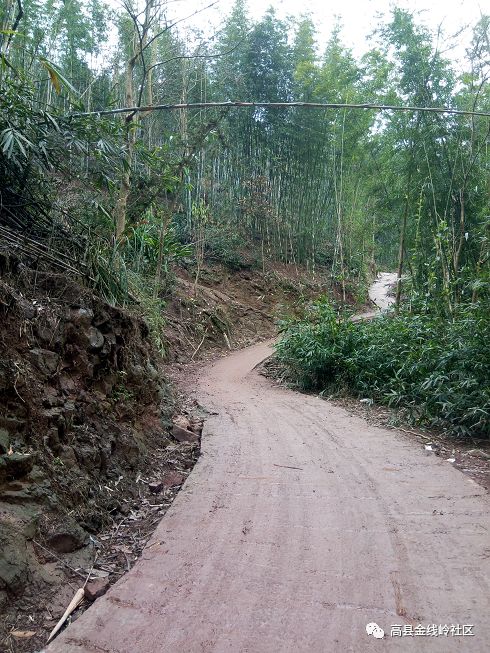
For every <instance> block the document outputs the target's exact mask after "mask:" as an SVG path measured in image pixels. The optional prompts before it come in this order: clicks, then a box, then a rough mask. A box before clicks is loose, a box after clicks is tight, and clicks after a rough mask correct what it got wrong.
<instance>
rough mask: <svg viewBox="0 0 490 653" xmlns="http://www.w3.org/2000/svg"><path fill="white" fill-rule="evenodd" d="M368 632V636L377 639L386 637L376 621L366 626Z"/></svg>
mask: <svg viewBox="0 0 490 653" xmlns="http://www.w3.org/2000/svg"><path fill="white" fill-rule="evenodd" d="M366 632H367V634H368V635H372V636H373V637H375V638H376V639H383V637H384V636H385V631H384V630H383V629H382V628H381V627H380V626H378V624H376V623H374V621H372V622H371V623H369V624H368V625H367V626H366Z"/></svg>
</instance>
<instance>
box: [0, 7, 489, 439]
mask: <svg viewBox="0 0 490 653" xmlns="http://www.w3.org/2000/svg"><path fill="white" fill-rule="evenodd" d="M170 9H171V7H170V3H168V5H167V3H166V2H162V1H161V0H144V2H136V1H135V0H122V2H121V3H120V4H117V5H114V4H113V3H104V2H103V1H101V0H67V1H66V2H61V1H57V0H54V1H52V0H49V1H45V0H17V1H14V0H6V1H5V2H4V4H3V7H2V10H1V14H0V20H1V27H2V30H1V33H0V39H1V70H0V85H1V93H0V97H1V99H0V102H1V114H0V120H1V123H0V148H1V158H0V165H1V207H0V211H1V225H0V230H1V235H2V239H4V240H5V242H6V243H11V244H12V246H14V245H15V246H16V247H19V248H20V249H21V250H25V251H26V252H27V253H30V255H32V256H41V257H44V259H45V260H47V261H48V262H49V263H50V264H51V265H53V266H54V267H55V268H56V269H57V270H59V271H60V272H62V273H67V274H72V275H75V276H77V277H79V278H80V279H82V280H84V283H86V284H87V285H88V286H90V287H92V288H95V289H96V291H97V292H99V293H101V295H102V296H103V297H104V298H105V299H106V300H108V301H109V302H113V303H118V304H121V305H131V304H132V303H134V302H135V301H136V302H139V306H140V309H139V310H140V311H141V312H142V314H143V315H144V316H146V318H147V319H148V320H149V322H150V323H151V326H152V331H153V333H154V335H155V338H156V339H157V341H158V342H159V344H160V345H161V347H162V348H163V349H165V342H164V338H163V336H162V334H161V328H162V324H163V322H164V318H163V317H162V310H163V308H162V307H163V306H164V305H165V301H166V293H167V292H168V286H169V279H170V277H171V274H172V266H175V265H177V266H178V265H179V261H181V260H187V259H192V260H193V261H194V264H195V266H196V267H197V270H198V272H197V274H198V275H199V269H200V268H201V267H202V266H203V265H204V264H205V261H219V262H221V263H223V264H224V265H226V266H228V267H229V268H230V269H237V270H238V269H240V268H243V267H247V266H249V267H250V266H251V267H256V268H259V269H262V270H263V271H266V270H268V269H269V268H270V267H271V266H273V265H274V264H275V263H276V262H280V263H284V264H287V265H292V266H297V267H298V266H299V267H302V268H304V269H306V270H307V272H308V274H310V275H311V277H312V278H318V279H322V278H324V280H325V288H327V286H329V284H336V285H337V287H338V288H339V289H340V298H339V302H338V303H337V304H336V305H335V306H334V305H332V304H331V302H330V301H329V300H328V299H327V298H326V296H325V297H324V298H320V299H319V302H317V303H313V304H308V306H306V305H305V306H304V307H303V308H304V310H303V311H302V312H301V314H298V312H295V313H294V314H291V315H289V316H284V319H283V320H282V321H281V323H280V325H279V329H280V332H281V337H280V339H279V341H278V344H277V357H278V359H279V360H280V361H281V362H282V364H283V365H285V366H286V367H287V368H289V372H288V374H289V376H290V378H291V381H292V382H294V383H298V384H300V385H302V386H303V387H305V388H308V389H315V390H320V391H325V389H326V388H332V387H340V386H342V387H349V388H350V389H351V390H352V391H353V392H354V393H358V395H359V396H366V397H368V398H372V399H373V400H377V401H380V402H382V403H388V404H389V405H391V406H398V407H400V408H401V409H402V410H403V411H405V412H406V415H407V418H409V419H415V420H419V421H422V422H423V423H426V424H431V425H439V426H442V427H443V428H447V429H448V430H449V431H450V432H453V433H456V434H460V435H461V434H463V435H465V434H466V435H471V434H473V435H475V434H482V435H484V436H485V437H488V435H489V434H490V388H489V383H488V381H489V371H490V370H489V362H490V358H489V350H488V341H489V338H490V330H489V329H490V321H489V317H490V312H489V310H488V309H489V303H488V302H489V283H490V277H489V236H490V232H489V229H490V206H489V189H490V186H489V174H488V173H489V134H490V131H489V130H490V118H489V116H490V87H489V85H488V77H489V74H490V68H489V65H490V48H489V27H490V20H489V16H488V15H481V18H480V19H479V20H478V21H477V22H475V24H474V25H473V26H472V28H471V29H470V30H467V31H466V32H464V38H465V39H466V40H465V42H464V43H463V44H462V45H463V46H464V53H465V54H464V56H462V57H461V58H458V60H455V59H454V58H451V56H450V49H449V50H447V51H445V49H444V46H445V35H444V33H443V32H441V31H440V32H432V31H431V30H429V29H428V28H427V27H426V26H424V25H423V23H421V22H420V21H419V19H418V17H417V15H416V14H415V13H411V12H410V11H407V10H405V9H400V8H394V9H393V10H392V11H391V13H390V14H389V15H387V16H385V17H384V19H383V20H382V21H380V23H379V24H378V26H377V28H376V29H375V30H374V32H373V33H371V34H370V35H369V36H368V35H366V39H367V43H368V48H367V49H366V52H365V54H363V55H362V56H355V55H354V54H353V52H352V50H350V49H349V48H348V47H346V46H345V45H344V43H343V36H342V34H343V28H342V26H341V24H340V23H334V24H332V26H331V30H330V35H329V37H328V38H327V39H325V40H324V42H320V40H319V35H318V32H317V29H316V25H315V22H314V20H313V19H312V18H311V16H308V15H304V16H303V17H300V18H290V19H283V18H279V17H278V16H277V15H276V13H275V11H274V9H273V8H270V9H269V10H267V11H266V12H265V13H264V14H263V16H262V17H261V18H259V19H254V18H252V17H251V16H250V14H249V11H248V9H247V5H246V2H245V1H243V0H237V1H236V2H235V3H234V5H233V6H232V7H230V10H229V13H228V15H227V16H225V17H224V18H223V19H222V23H221V24H220V25H217V26H216V27H215V28H214V29H213V31H212V33H209V31H208V28H206V29H204V26H205V25H206V10H205V8H204V9H196V10H195V11H194V12H193V13H192V12H191V14H192V15H191V17H192V18H193V25H194V27H193V28H192V30H191V29H190V28H189V29H188V28H186V20H185V19H184V18H182V19H181V18H176V19H173V18H172V16H173V14H171V13H169V11H170ZM184 14H185V12H184ZM184 14H182V15H184ZM200 20H202V25H203V30H200V29H199V27H198V26H197V27H196V25H199V21H200ZM344 29H345V28H344ZM461 38H463V37H461ZM240 102H243V103H247V102H249V103H252V104H253V105H254V106H236V103H240ZM295 102H296V103H304V106H288V104H289V105H290V104H291V103H295ZM213 103H218V104H219V106H213ZM226 103H229V104H230V105H232V106H226ZM233 103H235V105H233ZM274 103H276V104H281V103H282V106H268V105H270V104H272V105H274ZM366 103H368V104H374V105H379V106H389V107H394V108H395V109H396V108H400V109H402V108H405V109H406V110H400V111H397V110H390V109H370V108H359V107H357V108H356V107H352V106H351V105H362V104H366ZM310 104H311V105H313V106H308V105H310ZM322 104H326V105H328V104H341V105H343V108H328V107H326V108H322V107H321V106H318V105H322ZM162 105H163V107H162ZM175 105H177V107H176V106H175ZM188 105H191V106H188ZM192 105H197V106H192ZM257 105H258V106H257ZM314 105H316V106H314ZM179 106H180V108H178V107H179ZM145 107H146V109H145V110H141V109H142V108H145ZM152 107H156V108H155V109H154V110H151V108H152ZM158 107H160V109H158ZM419 109H420V110H419ZM430 109H434V111H431V110H430ZM118 110H121V112H119V113H118ZM379 270H392V271H395V272H396V273H397V277H398V281H397V285H396V289H395V290H394V292H395V293H396V302H395V308H394V310H393V311H392V312H391V314H389V315H386V316H384V317H382V318H380V319H377V320H374V321H371V322H366V323H362V324H355V323H351V322H350V321H349V319H348V315H349V310H348V307H347V306H346V300H347V297H348V296H352V295H353V296H354V297H355V298H356V299H357V300H358V301H364V300H365V299H366V297H367V295H366V293H367V288H368V286H369V284H370V282H371V281H372V279H373V278H374V277H375V276H376V274H377V272H378V271H379ZM327 280H328V281H327ZM339 315H340V320H339V319H338V317H339Z"/></svg>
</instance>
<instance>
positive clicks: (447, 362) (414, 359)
mask: <svg viewBox="0 0 490 653" xmlns="http://www.w3.org/2000/svg"><path fill="white" fill-rule="evenodd" d="M283 330H284V331H283V337H282V339H281V340H280V341H279V343H278V345H277V354H278V358H279V360H280V361H281V362H282V363H284V364H285V365H286V366H287V369H288V371H289V376H290V377H292V379H294V381H296V382H297V383H298V384H299V385H300V386H301V387H303V388H304V389H307V390H319V391H322V392H323V393H325V392H335V391H337V390H339V389H341V388H342V387H347V388H349V389H351V390H353V391H354V392H355V393H356V394H357V395H358V396H359V397H361V398H363V399H365V400H368V401H369V400H377V401H380V402H382V403H386V404H388V405H390V406H392V407H395V408H400V409H402V411H403V412H404V414H405V416H406V417H407V418H409V419H410V420H414V421H415V422H417V423H422V424H425V425H429V426H436V427H438V428H442V429H443V430H445V431H447V432H449V433H451V434H455V435H462V436H473V437H475V438H482V437H490V383H489V378H490V354H489V347H488V342H489V338H490V318H489V312H488V305H487V306H486V307H483V306H482V305H481V304H466V305H462V306H460V307H458V310H457V314H456V315H454V316H453V319H451V320H442V319H440V317H439V316H437V315H434V314H433V313H431V312H421V313H414V312H409V311H408V310H407V311H401V312H400V313H399V314H398V315H395V316H394V315H391V316H385V317H378V318H376V319H374V320H372V321H366V322H357V323H355V322H351V321H349V320H347V319H343V320H339V319H338V315H337V312H336V311H335V310H334V309H333V308H332V307H331V306H330V305H329V304H328V302H319V303H317V304H315V305H313V306H312V307H310V308H309V310H308V311H307V315H306V316H305V317H304V318H303V319H297V320H291V321H289V322H287V323H285V324H283Z"/></svg>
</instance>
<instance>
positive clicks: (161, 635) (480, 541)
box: [46, 344, 490, 653]
mask: <svg viewBox="0 0 490 653" xmlns="http://www.w3.org/2000/svg"><path fill="white" fill-rule="evenodd" d="M269 353H270V346H269V345H267V344H261V345H257V346H255V347H250V348H248V349H245V350H242V351H240V352H237V353H235V354H232V355H230V356H228V357H227V358H224V359H222V360H220V361H218V362H215V363H214V364H212V365H209V366H206V367H204V368H203V369H202V372H201V374H200V375H199V378H198V379H197V381H195V383H196V387H195V395H196V397H197V398H198V399H199V401H200V403H201V404H203V405H205V406H206V407H207V408H209V409H210V410H212V411H215V412H216V413H217V414H215V415H213V416H211V417H210V418H209V419H208V421H207V422H206V427H205V432H204V435H203V441H202V457H201V458H200V460H199V462H198V463H197V465H196V467H195V469H194V471H193V472H192V474H191V475H190V477H189V478H188V480H187V482H186V484H185V486H184V488H183V490H182V491H181V492H180V494H179V495H178V497H177V499H176V500H175V502H174V504H173V506H172V507H171V508H170V510H169V511H168V513H167V514H166V516H165V517H164V519H163V521H162V522H161V524H160V525H159V527H158V529H157V530H156V532H155V534H154V536H153V538H152V539H151V541H150V542H149V544H148V546H147V548H146V550H145V552H144V554H143V557H142V559H141V560H140V561H139V562H138V564H137V565H136V566H135V567H134V568H133V569H132V571H131V572H130V573H128V574H127V575H126V576H125V577H124V578H123V579H122V580H121V581H120V582H118V583H117V584H116V585H115V586H114V587H113V588H112V589H111V590H110V591H109V592H108V594H106V595H105V596H104V597H103V598H101V599H98V600H97V602H96V603H95V605H94V606H93V607H92V608H90V609H89V610H88V611H87V612H85V613H84V614H83V615H82V616H81V617H80V618H79V619H78V620H77V621H76V622H75V623H74V624H72V625H71V626H70V627H69V628H68V629H67V630H66V631H65V632H64V633H63V634H62V635H60V636H59V637H58V638H57V639H56V640H55V642H54V643H53V644H52V645H50V646H49V647H48V648H47V649H46V650H47V652H48V653H198V652H200V653H211V652H212V653H224V652H225V651H226V652H230V653H245V652H248V653H278V652H281V653H282V652H284V653H286V652H291V653H292V652H294V653H320V652H321V653H347V652H355V653H365V652H368V653H369V652H371V651H388V650H389V651H411V652H413V653H420V652H425V651H427V652H430V653H432V652H437V653H439V652H440V653H450V652H453V651H458V652H465V653H466V652H478V653H486V652H487V651H489V650H490V621H489V618H488V615H489V608H490V588H489V578H490V575H489V574H490V537H489V533H490V516H489V500H488V497H487V495H486V492H485V491H484V490H483V488H481V487H480V486H478V485H477V484H475V483H474V482H473V481H472V480H470V479H469V478H467V477H466V476H464V475H463V474H462V473H460V472H459V471H457V470H456V469H454V468H453V467H452V466H451V464H450V463H449V462H447V461H445V460H443V459H440V458H439V457H437V456H435V455H434V454H432V453H430V452H426V451H425V450H424V449H423V448H421V447H420V445H419V444H418V443H415V442H413V441H411V440H410V439H409V438H408V437H406V436H405V435H403V434H401V433H397V432H394V431H391V430H390V431H388V430H384V429H382V428H376V427H373V426H369V425H368V424H366V422H365V421H364V420H362V419H361V418H358V417H354V416H351V415H350V414H348V413H347V412H346V411H345V410H343V409H341V408H338V407H335V406H333V405H331V404H330V403H328V402H326V401H323V400H321V399H319V398H316V397H312V396H305V395H301V394H298V393H295V392H292V391H289V390H286V389H283V388H279V387H275V386H274V385H273V384H272V383H271V382H270V381H269V380H266V379H264V378H263V377H261V376H260V375H259V374H258V373H257V372H256V371H255V370H254V367H255V366H256V365H257V364H258V363H260V362H261V361H262V360H263V359H264V358H265V357H267V356H268V355H269ZM369 622H376V623H377V624H379V626H380V627H381V628H383V629H384V630H385V637H384V639H375V638H374V637H372V636H369V635H368V634H367V633H366V624H367V623H369ZM418 624H421V625H422V627H424V628H426V627H427V625H428V624H436V625H440V626H441V627H442V630H441V633H440V634H438V635H437V636H436V635H428V636H424V635H418V634H417V635H414V636H410V635H406V636H404V637H398V636H393V637H392V636H391V626H392V625H400V626H405V628H406V631H405V632H410V628H413V631H414V632H417V630H416V627H417V626H418ZM446 624H447V625H448V626H451V624H454V625H457V624H459V625H461V626H462V625H473V628H472V629H471V630H472V632H473V633H474V635H473V636H471V635H466V636H463V635H462V634H454V635H451V634H444V626H445V625H446ZM418 632H421V630H420V628H419V629H418ZM436 632H437V629H436ZM453 632H456V633H457V632H458V631H453Z"/></svg>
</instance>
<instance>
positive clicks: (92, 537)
mask: <svg viewBox="0 0 490 653" xmlns="http://www.w3.org/2000/svg"><path fill="white" fill-rule="evenodd" d="M1 256H2V254H1V253H0V257H1ZM0 268H1V269H2V276H1V277H0V325H1V327H0V329H1V330H0V610H1V611H2V612H3V614H2V619H1V620H0V650H9V651H15V652H21V651H32V650H35V649H36V647H37V648H38V649H39V648H42V645H43V644H44V643H45V639H43V637H44V636H45V635H46V633H47V632H48V631H49V629H50V627H52V626H53V625H54V623H55V622H56V620H57V619H58V618H59V617H60V616H61V614H62V613H63V611H64V607H66V605H67V603H68V602H69V600H70V598H71V597H70V598H68V600H67V602H66V604H65V606H64V607H63V606H62V605H60V606H59V608H58V607H53V600H55V598H56V601H58V600H59V602H60V604H61V603H62V602H63V601H64V600H66V597H64V596H62V592H61V588H62V587H63V586H64V584H66V574H68V575H69V578H70V582H73V581H74V582H75V583H81V584H82V585H83V582H84V581H83V580H82V578H83V579H85V578H87V576H88V572H89V571H90V568H91V566H92V565H93V563H94V559H95V554H96V553H98V560H99V561H100V564H103V565H104V566H105V569H102V568H100V569H94V570H93V574H92V575H97V574H101V575H104V574H105V575H106V577H108V580H109V582H113V581H114V580H116V579H117V577H118V575H119V573H120V571H119V570H120V569H121V568H122V569H126V568H127V567H128V566H129V565H131V564H132V563H133V562H134V554H133V552H132V551H133V550H134V547H133V549H132V550H131V553H130V554H128V553H126V552H122V551H117V550H113V549H112V548H110V547H109V548H108V547H107V546H104V545H103V543H101V541H100V539H98V538H100V536H101V535H100V534H101V532H102V533H103V532H112V533H113V535H112V536H111V540H110V541H111V542H112V543H114V544H116V543H117V542H118V537H119V535H120V533H123V532H125V529H124V528H123V526H121V522H122V521H123V520H127V519H130V520H133V521H134V522H135V523H139V520H140V519H141V520H148V519H150V516H151V520H150V522H149V526H148V528H147V529H146V530H147V531H148V535H149V534H150V532H151V528H152V525H153V523H154V521H155V519H157V520H159V519H161V516H162V510H163V508H162V505H165V506H168V505H169V504H170V501H171V499H172V497H173V494H172V495H170V494H169V495H168V496H167V493H174V490H170V489H169V488H170V487H173V484H172V485H171V486H168V484H167V485H165V484H164V485H162V494H161V495H160V496H162V495H163V493H165V495H164V497H165V498H164V504H163V503H162V505H159V506H158V512H157V513H154V510H156V509H157V508H153V507H152V504H150V503H148V505H146V504H145V503H144V502H145V501H148V500H147V499H146V498H145V497H146V493H149V490H148V489H147V486H146V485H144V484H143V485H142V483H143V480H142V479H145V478H148V476H149V473H152V474H155V473H158V480H162V483H163V479H164V478H165V474H166V473H167V472H172V471H177V472H178V473H179V474H181V475H182V481H183V479H184V478H185V476H184V474H187V473H188V470H189V469H190V467H192V465H193V463H194V460H195V458H196V449H195V445H194V444H193V445H192V446H190V445H189V444H188V443H185V444H176V443H175V442H174V441H173V439H172V438H171V437H170V435H169V432H168V430H169V428H171V425H172V423H171V415H172V413H173V412H174V410H175V398H174V397H173V395H172V393H171V390H170V388H169V386H168V384H167V382H166V381H165V379H164V377H163V376H162V366H161V363H162V362H161V359H160V357H159V355H158V354H157V352H156V351H155V350H154V348H153V346H152V344H151V342H150V339H149V331H148V328H147V326H146V324H145V323H144V322H143V321H141V320H140V319H139V318H138V317H135V316H134V315H132V314H131V313H129V312H127V311H124V310H121V309H118V308H115V307H113V306H109V305H108V304H106V303H105V302H103V301H102V300H101V299H99V298H98V297H96V296H95V295H94V294H93V293H91V292H89V291H88V290H87V289H85V288H83V287H82V286H80V285H78V284H77V283H75V282H73V281H71V280H69V279H67V278H66V277H65V276H63V275H58V274H53V273H50V272H46V271H41V270H37V271H36V272H34V271H32V270H30V269H29V268H28V267H25V266H23V264H22V263H20V262H18V261H17V262H16V263H15V266H13V267H12V259H10V260H9V261H6V260H4V261H3V265H1V266H0ZM13 268H15V271H12V270H13ZM9 270H10V271H9ZM192 435H193V437H194V438H195V440H198V437H197V436H196V434H194V433H193V434H192ZM181 451H182V454H181V453H180V452H181ZM169 452H171V453H169ZM149 480H151V479H149ZM149 480H148V482H149ZM182 481H181V482H182ZM158 501H160V497H159V499H158V500H157V502H158ZM145 524H146V521H145ZM117 525H119V528H118V530H117V532H116V526H117ZM145 528H146V527H145ZM145 528H143V527H142V526H141V524H140V526H139V531H138V532H139V533H140V536H139V538H138V539H137V540H136V544H134V546H135V547H136V549H135V550H136V551H140V550H141V549H142V547H143V546H144V542H145V541H146V540H145V536H144V535H141V533H145V532H146V531H145ZM146 537H147V536H146ZM97 542H98V544H96V543H97ZM104 555H107V556H112V557H109V558H108V559H107V560H106V561H105V562H102V560H103V558H104ZM137 555H138V554H137ZM125 556H126V557H125ZM117 561H119V562H117ZM70 592H72V590H71V588H70V591H69V592H67V596H68V595H69V594H70ZM41 597H43V598H42V599H41ZM43 601H46V606H47V607H46V608H42V607H41V604H42V602H43ZM56 601H55V605H57V604H56ZM43 610H44V611H45V612H46V615H45V616H44V617H43ZM28 615H30V616H31V617H30V618H28ZM31 618H32V619H33V620H34V621H32V619H31ZM53 621H54V623H53ZM34 624H35V627H33V626H34ZM31 629H32V631H36V635H33V636H32V637H29V638H21V637H15V636H13V635H12V634H11V633H10V631H11V630H14V631H15V630H18V631H24V630H25V631H27V630H29V631H31Z"/></svg>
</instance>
